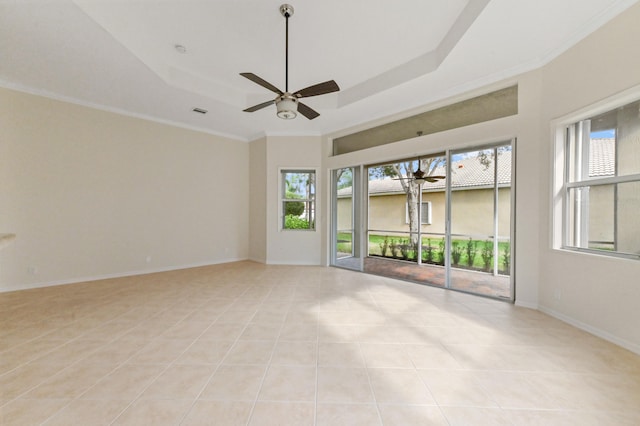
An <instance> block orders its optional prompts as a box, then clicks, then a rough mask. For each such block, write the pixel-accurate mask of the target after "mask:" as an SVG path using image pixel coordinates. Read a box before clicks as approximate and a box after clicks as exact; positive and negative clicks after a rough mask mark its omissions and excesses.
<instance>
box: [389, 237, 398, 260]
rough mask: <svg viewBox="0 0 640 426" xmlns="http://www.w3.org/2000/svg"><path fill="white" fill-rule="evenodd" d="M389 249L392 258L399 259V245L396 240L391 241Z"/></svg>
mask: <svg viewBox="0 0 640 426" xmlns="http://www.w3.org/2000/svg"><path fill="white" fill-rule="evenodd" d="M389 248H390V249H391V257H398V251H397V250H398V243H396V240H391V242H390V243H389Z"/></svg>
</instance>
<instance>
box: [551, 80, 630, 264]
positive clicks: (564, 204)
mask: <svg viewBox="0 0 640 426" xmlns="http://www.w3.org/2000/svg"><path fill="white" fill-rule="evenodd" d="M638 100H640V86H637V87H634V88H632V89H629V90H627V91H625V92H623V93H621V94H619V95H617V96H613V97H611V98H608V99H605V100H603V101H600V102H598V103H596V104H593V105H591V106H589V107H586V108H583V109H582V110H580V111H578V112H576V113H574V114H572V115H570V116H566V117H563V118H560V119H557V120H554V121H552V123H551V127H552V132H553V134H554V141H555V149H554V150H552V155H553V158H552V161H553V177H552V179H553V180H552V182H553V188H554V190H553V191H552V197H553V198H552V204H551V205H552V228H551V234H552V235H551V243H552V248H554V249H559V250H566V251H571V252H575V253H582V254H595V255H599V256H605V257H609V258H621V259H633V260H640V253H638V254H636V253H628V252H621V251H617V241H616V238H617V235H615V234H614V241H613V244H614V249H613V250H605V249H598V248H590V247H585V246H579V245H578V244H572V243H573V242H572V241H571V239H572V232H576V230H575V229H573V228H574V227H575V226H581V229H579V230H578V231H577V232H584V227H585V226H587V227H588V225H589V224H588V221H587V223H586V224H578V225H575V219H573V218H572V208H571V200H572V198H571V195H570V193H571V191H576V190H581V189H583V188H587V189H588V188H593V187H603V186H605V185H616V184H623V183H629V182H640V173H633V174H626V175H621V176H618V175H617V173H616V174H615V175H613V176H589V173H588V169H587V171H586V173H585V172H584V171H583V172H582V174H581V176H580V178H578V177H576V176H571V170H572V167H575V163H577V161H578V160H576V159H575V158H572V152H571V138H576V137H577V136H576V135H575V133H576V132H577V130H576V129H578V128H579V127H580V124H581V123H582V122H585V121H588V120H590V119H591V118H593V117H596V116H598V115H601V114H605V113H607V112H610V111H612V110H615V109H617V108H620V107H623V106H625V105H628V104H631V103H634V102H637V101H638ZM586 131H588V132H589V133H590V128H587V130H586ZM615 137H616V138H617V137H618V132H617V131H616V136H615ZM580 143H583V142H580ZM616 149H617V147H616ZM580 155H581V159H580V161H581V162H582V165H583V166H584V165H585V164H587V166H588V153H584V152H582V153H581V154H580ZM615 168H616V170H617V164H616V165H615ZM583 170H584V168H583ZM613 208H614V210H617V206H616V205H615V204H614V206H613ZM575 214H576V213H575V212H573V215H575ZM588 214H589V211H588V210H587V212H586V213H583V216H582V218H583V219H584V218H588ZM574 238H575V237H574Z"/></svg>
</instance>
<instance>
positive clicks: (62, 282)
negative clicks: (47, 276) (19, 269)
mask: <svg viewBox="0 0 640 426" xmlns="http://www.w3.org/2000/svg"><path fill="white" fill-rule="evenodd" d="M243 260H249V259H247V258H241V259H240V258H230V259H219V260H215V261H214V260H211V261H207V262H198V263H191V264H187V265H174V266H166V267H161V268H154V269H143V270H137V271H126V272H116V273H113V274H102V275H93V276H86V277H76V278H69V279H62V280H54V281H41V282H36V283H29V284H24V285H18V286H16V287H11V288H6V287H0V293H6V292H9V291H19V290H30V289H34V288H44V287H53V286H57V285H66V284H76V283H82V282H87V281H99V280H108V279H112V278H123V277H131V276H135V275H146V274H155V273H158V272H169V271H178V270H180V269H189V268H199V267H201V266H212V265H220V264H223V263H231V262H240V261H243Z"/></svg>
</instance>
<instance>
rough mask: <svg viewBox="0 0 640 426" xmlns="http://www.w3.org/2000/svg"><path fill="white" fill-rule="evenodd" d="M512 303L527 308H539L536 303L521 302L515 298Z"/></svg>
mask: <svg viewBox="0 0 640 426" xmlns="http://www.w3.org/2000/svg"><path fill="white" fill-rule="evenodd" d="M514 305H516V306H520V307H521V308H528V309H535V310H538V308H539V306H538V304H537V303H529V302H522V301H520V300H518V299H517V298H516V301H515V303H514Z"/></svg>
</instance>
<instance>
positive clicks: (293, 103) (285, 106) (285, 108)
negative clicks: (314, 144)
mask: <svg viewBox="0 0 640 426" xmlns="http://www.w3.org/2000/svg"><path fill="white" fill-rule="evenodd" d="M280 13H281V14H282V16H284V18H285V89H284V92H283V91H282V90H280V89H278V88H277V87H276V86H274V85H273V84H271V83H269V82H267V81H265V80H263V79H262V78H260V77H258V76H257V75H255V74H253V73H250V72H242V73H240V75H241V76H243V77H245V78H248V79H249V80H251V81H253V82H254V83H256V84H259V85H260V86H262V87H264V88H266V89H269V90H271V91H272V92H275V93H277V94H278V96H277V97H276V98H275V99H273V100H270V101H267V102H263V103H261V104H258V105H254V106H252V107H250V108H247V109H245V110H244V111H245V112H254V111H258V110H260V109H262V108H265V107H268V106H269V105H271V104H274V103H275V104H276V108H277V110H278V117H280V118H282V119H285V120H290V119H292V118H295V117H296V115H297V113H298V112H299V113H300V114H302V115H304V116H305V117H307V118H308V119H309V120H313V119H314V118H316V117H318V116H319V115H320V114H319V113H318V112H317V111H315V110H314V109H312V108H310V107H309V106H308V105H305V104H303V103H302V102H300V101H299V100H298V99H300V98H308V97H310V96H318V95H324V94H327V93H332V92H337V91H338V90H340V87H338V84H337V83H336V82H335V81H333V80H329V81H325V82H324V83H318V84H314V85H313V86H309V87H305V88H304V89H302V90H298V91H297V92H289V18H290V17H291V16H293V6H291V5H289V4H283V5H282V6H280Z"/></svg>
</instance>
